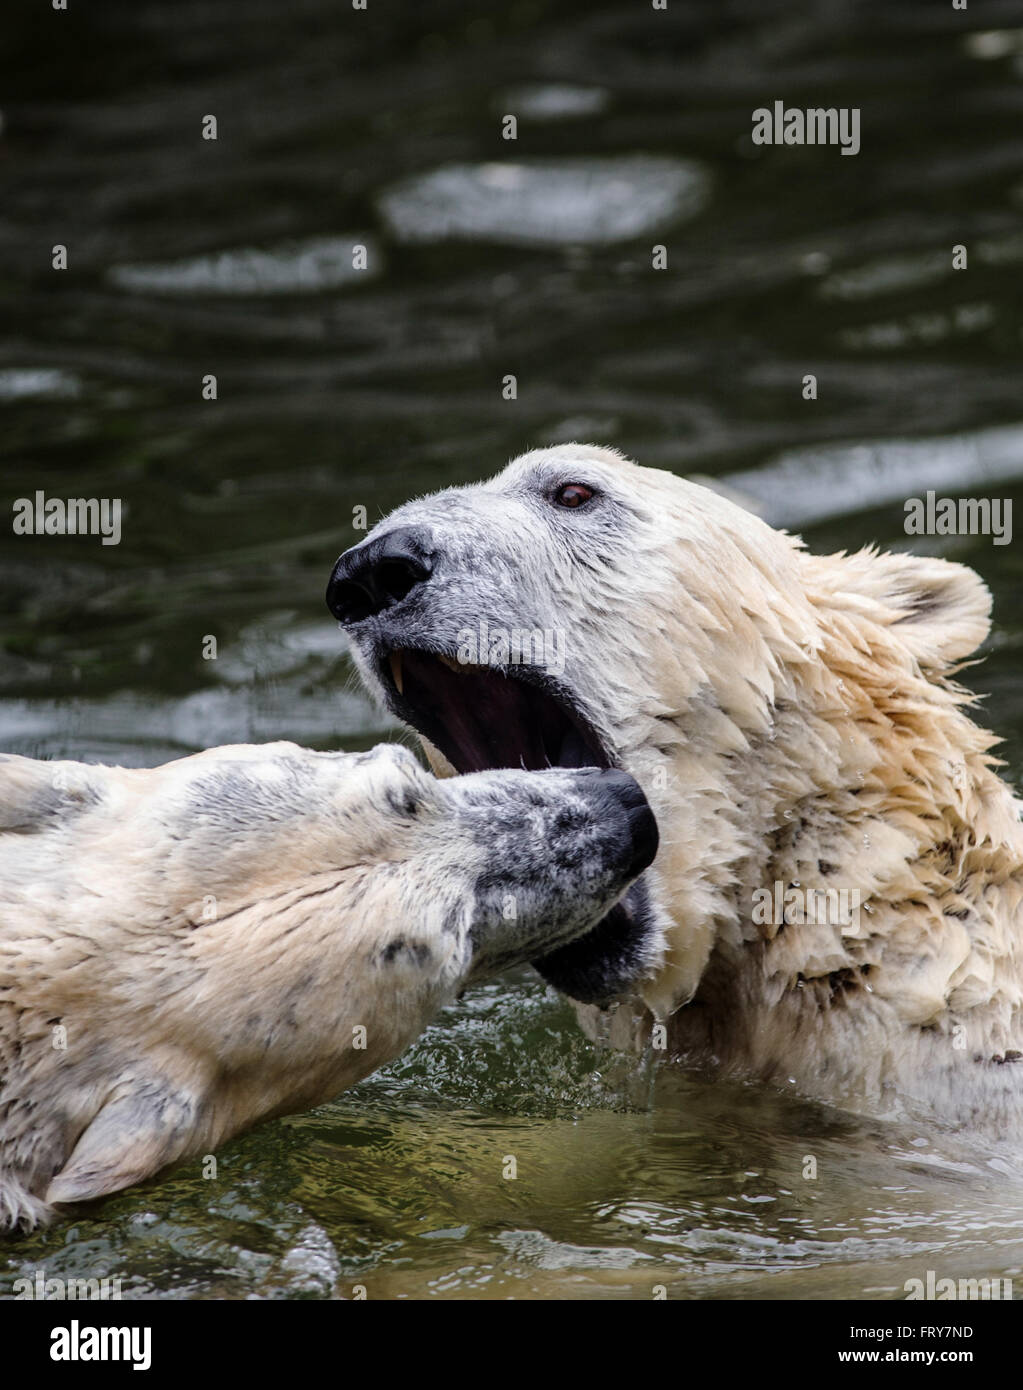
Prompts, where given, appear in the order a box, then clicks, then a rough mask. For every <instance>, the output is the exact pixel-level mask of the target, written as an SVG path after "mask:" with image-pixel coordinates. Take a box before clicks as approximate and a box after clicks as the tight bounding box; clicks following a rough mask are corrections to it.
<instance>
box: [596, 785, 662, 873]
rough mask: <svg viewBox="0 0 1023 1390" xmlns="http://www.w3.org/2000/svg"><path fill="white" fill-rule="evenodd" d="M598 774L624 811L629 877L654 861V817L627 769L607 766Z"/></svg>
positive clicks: (655, 823) (655, 822) (607, 791)
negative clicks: (629, 851) (629, 847)
mask: <svg viewBox="0 0 1023 1390" xmlns="http://www.w3.org/2000/svg"><path fill="white" fill-rule="evenodd" d="M599 776H600V783H599V785H600V787H601V789H602V791H604V792H605V793H607V794H608V795H610V796H611V797H613V798H614V800H615V801H616V802H617V803H618V806H619V807H620V808H621V810H622V811H623V812H624V813H625V820H626V824H627V825H628V834H629V839H630V841H631V855H630V859H629V868H628V873H629V877H630V878H632V877H634V876H635V875H636V874H640V873H642V872H643V870H644V869H646V868H649V866H650V865H651V864H652V863H653V862H654V857H655V856H656V854H657V847H658V842H659V839H660V836H659V834H658V830H657V821H656V819H655V817H654V813H653V811H651V809H650V806H649V803H648V802H647V799H646V797H645V796H644V795H643V792H642V789H641V788H640V785H639V783H638V782H637V781H636V780H635V779H634V778H632V777H630V776H629V774H628V773H627V772H621V771H619V770H618V769H617V768H609V769H607V770H604V771H602V772H601V773H600V774H599Z"/></svg>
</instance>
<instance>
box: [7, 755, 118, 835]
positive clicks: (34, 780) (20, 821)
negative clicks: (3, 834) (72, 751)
mask: <svg viewBox="0 0 1023 1390" xmlns="http://www.w3.org/2000/svg"><path fill="white" fill-rule="evenodd" d="M103 771H104V769H102V768H92V767H88V766H87V765H86V764H85V763H72V762H43V761H40V760H38V759H36V758H22V757H21V756H19V754H17V753H0V831H3V830H14V831H20V832H21V833H27V832H30V831H35V830H45V829H46V828H47V827H48V826H51V825H54V824H56V823H57V821H59V820H60V819H61V818H62V817H64V816H66V815H68V814H69V813H72V812H74V811H81V810H84V809H86V808H87V807H88V806H91V805H95V803H96V802H98V801H100V800H102V797H103V792H102V788H101V785H100V774H101V773H102V772H103Z"/></svg>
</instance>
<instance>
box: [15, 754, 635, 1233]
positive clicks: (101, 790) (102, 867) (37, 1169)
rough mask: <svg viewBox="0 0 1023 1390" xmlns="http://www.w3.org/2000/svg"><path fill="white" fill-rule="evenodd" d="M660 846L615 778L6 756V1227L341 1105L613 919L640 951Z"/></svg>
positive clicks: (627, 786) (310, 763) (260, 761)
mask: <svg viewBox="0 0 1023 1390" xmlns="http://www.w3.org/2000/svg"><path fill="white" fill-rule="evenodd" d="M656 844H657V830H656V824H655V822H654V820H653V817H652V815H651V813H650V809H649V807H648V806H647V804H646V802H645V800H644V798H643V795H642V793H641V792H640V790H639V788H638V787H637V785H636V783H635V782H634V781H633V780H632V778H631V777H628V776H627V775H625V774H623V773H620V772H615V771H602V772H594V771H593V770H592V769H591V770H583V771H560V770H557V771H551V772H547V773H535V772H529V773H527V772H522V771H518V772H515V771H506V772H486V773H483V774H480V775H477V776H473V777H465V778H460V779H458V780H457V781H455V782H440V781H438V780H437V779H436V778H434V777H432V776H431V775H430V774H429V773H428V772H427V771H426V769H425V768H423V767H422V766H421V764H420V763H419V762H418V760H417V759H416V758H415V757H414V756H413V754H412V753H411V752H410V751H409V750H408V749H404V748H399V747H397V746H395V745H382V746H380V747H379V748H376V749H375V750H373V751H372V752H369V753H359V754H343V753H312V752H309V751H307V750H304V749H301V748H298V747H297V746H295V745H294V744H290V743H278V744H269V745H266V746H262V747H253V746H238V747H227V748H216V749H212V750H210V751H209V752H206V753H200V754H198V755H196V756H194V757H189V758H184V759H180V760H178V761H176V762H172V763H168V764H166V765H165V766H163V767H159V768H154V769H151V770H137V769H136V770H125V769H121V768H110V767H97V766H89V765H86V764H83V763H75V762H37V761H34V760H32V759H28V758H21V757H14V756H7V757H2V758H0V1228H3V1227H11V1226H15V1225H22V1226H26V1227H27V1226H31V1225H33V1224H35V1223H36V1222H38V1221H40V1220H46V1219H47V1218H48V1217H49V1216H51V1215H52V1211H53V1204H54V1203H61V1202H73V1201H81V1200H85V1199H89V1198H93V1197H98V1196H100V1195H101V1194H104V1193H108V1192H114V1191H117V1190H118V1189H120V1188H123V1187H127V1186H129V1185H130V1184H132V1183H136V1182H139V1181H141V1180H142V1179H144V1178H146V1177H148V1176H150V1175H151V1174H154V1173H156V1172H158V1171H159V1170H160V1169H161V1168H163V1167H165V1166H166V1165H168V1164H170V1163H173V1162H175V1161H177V1160H178V1159H181V1158H185V1157H188V1156H191V1155H195V1154H200V1153H208V1152H209V1151H211V1150H212V1149H214V1148H215V1147H216V1145H217V1144H219V1143H220V1142H221V1141H222V1140H224V1139H226V1138H228V1137H230V1136H231V1135H233V1134H236V1133H238V1132H239V1131H241V1130H243V1129H246V1128H248V1127H249V1126H250V1125H252V1124H254V1123H256V1122H257V1121H258V1120H262V1119H266V1118H268V1117H270V1116H273V1115H280V1114H282V1113H286V1112H291V1111H295V1110H300V1109H305V1108H308V1107H310V1106H313V1105H316V1104H318V1103H319V1102H321V1101H325V1100H329V1099H331V1098H332V1097H333V1096H335V1095H337V1094H338V1093H339V1092H340V1091H342V1090H343V1089H344V1088H345V1087H346V1086H350V1085H352V1084H354V1083H355V1082H356V1081H358V1080H360V1079H361V1078H362V1077H364V1076H366V1075H368V1074H369V1072H371V1071H372V1070H373V1069H374V1068H375V1067H378V1066H380V1065H381V1064H382V1063H384V1062H386V1061H388V1060H390V1059H391V1058H393V1057H396V1056H397V1055H398V1054H399V1053H400V1052H401V1051H402V1049H403V1048H405V1047H406V1046H407V1045H408V1044H409V1043H410V1042H411V1041H412V1040H413V1039H414V1038H416V1037H417V1036H418V1035H419V1033H420V1032H421V1031H422V1030H423V1028H425V1026H426V1025H427V1023H428V1022H429V1021H430V1019H431V1018H432V1017H433V1015H434V1014H435V1013H436V1012H437V1010H438V1009H439V1008H440V1007H441V1006H442V1005H443V1004H445V1003H446V1002H448V1001H449V1000H450V999H451V998H452V997H453V996H454V995H455V994H456V993H457V992H458V991H460V990H461V989H462V988H463V987H464V986H465V985H466V984H468V983H470V982H472V981H474V980H478V979H482V978H485V977H486V976H488V975H491V974H494V973H496V972H497V971H499V970H501V969H504V968H505V967H506V966H509V965H513V964H516V963H517V962H520V961H524V960H526V959H527V958H529V957H532V956H536V955H537V954H539V955H541V956H543V955H545V954H547V953H548V952H550V951H552V950H554V951H556V950H557V949H558V948H559V947H563V944H564V943H567V942H570V941H572V940H573V939H574V938H577V937H582V936H584V934H586V933H588V932H590V933H596V934H598V935H599V932H600V931H601V929H602V920H603V919H604V918H605V917H606V916H607V915H608V913H610V915H611V917H612V918H613V919H614V920H615V922H616V923H617V928H616V930H617V931H618V932H619V933H620V934H621V933H624V935H625V936H627V937H628V938H629V939H630V941H631V950H632V952H633V960H634V965H635V968H641V963H642V961H643V960H644V959H647V958H652V957H653V956H654V955H655V954H656V952H657V950H658V943H657V941H656V939H655V937H654V936H653V935H652V934H650V933H647V932H645V931H644V929H643V926H642V924H641V923H639V922H633V921H632V920H631V919H630V917H629V913H628V910H627V908H626V907H625V906H622V905H618V904H617V899H618V898H619V896H620V895H621V894H622V892H623V891H624V890H625V889H627V888H628V887H629V885H630V884H631V882H632V881H633V879H635V878H636V876H637V875H638V874H639V873H641V871H642V870H643V869H644V868H645V867H646V866H647V865H648V864H649V862H650V860H651V859H652V857H653V854H654V852H655V849H656Z"/></svg>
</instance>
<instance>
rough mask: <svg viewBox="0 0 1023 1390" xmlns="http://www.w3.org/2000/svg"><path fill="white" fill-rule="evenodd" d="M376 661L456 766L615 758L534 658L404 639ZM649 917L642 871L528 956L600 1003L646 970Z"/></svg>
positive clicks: (599, 763)
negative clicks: (531, 662)
mask: <svg viewBox="0 0 1023 1390" xmlns="http://www.w3.org/2000/svg"><path fill="white" fill-rule="evenodd" d="M378 670H379V674H380V679H381V681H382V682H383V684H384V687H385V689H386V690H387V693H388V696H389V699H390V703H391V705H392V708H393V709H394V711H395V713H396V714H398V715H399V717H400V718H402V719H404V720H405V721H406V722H407V723H409V724H411V725H412V726H413V728H415V729H416V730H417V731H418V732H419V733H421V734H422V735H423V736H424V737H425V738H427V739H429V741H430V742H431V743H432V744H433V745H434V746H435V747H436V748H438V749H439V750H440V752H441V753H442V754H443V755H444V757H445V758H446V759H447V760H448V762H449V763H450V764H451V766H452V767H453V768H454V769H455V771H456V772H458V773H467V772H484V771H487V770H491V769H496V768H504V767H511V768H522V769H524V770H526V771H541V770H542V769H544V768H546V767H567V768H575V767H600V768H610V767H613V766H615V762H614V760H613V758H612V756H611V755H610V753H609V751H608V750H607V748H606V747H605V746H604V744H603V741H602V740H601V739H600V737H599V736H598V734H597V733H596V731H595V730H594V729H593V728H592V727H591V725H590V724H589V722H588V721H587V720H586V719H585V718H584V717H583V715H582V714H581V713H580V712H579V711H578V710H577V709H576V708H575V707H574V705H573V703H572V701H571V698H570V696H569V695H568V694H567V692H566V691H564V690H563V689H562V688H561V687H560V686H559V685H558V683H557V682H555V681H554V680H553V678H552V677H550V676H549V675H548V674H547V673H546V672H544V671H542V670H541V669H540V668H538V667H535V666H525V665H523V666H515V667H509V668H508V669H507V672H506V671H505V670H504V669H502V668H499V667H494V666H468V665H464V664H461V663H459V662H457V661H456V660H454V658H452V657H450V656H447V655H445V654H442V653H437V652H429V651H424V650H421V649H411V648H404V649H401V650H394V651H391V652H389V653H388V654H387V655H386V657H385V658H384V659H383V660H382V661H381V662H380V664H379V667H378ZM652 918H653V913H652V908H651V904H650V897H649V892H648V890H647V886H646V883H645V882H644V879H643V877H640V878H638V879H637V880H636V882H635V883H634V884H633V885H632V887H631V888H630V889H629V890H628V892H627V893H626V894H625V896H624V897H623V898H622V899H621V900H620V901H619V902H618V903H616V904H615V906H614V907H613V908H612V909H611V910H610V912H608V913H607V915H606V916H605V917H603V918H602V919H601V920H600V921H599V922H598V923H597V925H596V926H595V927H593V928H591V930H590V931H589V932H587V934H586V935H585V936H582V937H580V938H578V939H577V940H576V941H573V942H570V943H569V944H568V945H567V946H562V947H560V948H559V949H558V950H557V951H552V952H551V953H550V955H547V956H543V957H542V958H540V959H539V960H535V961H534V962H533V964H534V966H535V967H536V969H537V970H538V971H539V972H540V974H541V975H542V976H543V977H544V979H545V980H547V981H548V982H549V983H550V984H552V985H554V987H555V988H556V989H559V990H561V992H562V993H564V994H567V995H569V996H570V997H571V998H573V999H578V1000H580V1001H581V1002H583V1003H587V1004H602V1005H606V1004H608V1003H610V1002H611V1001H612V1000H614V999H615V998H617V997H619V996H620V995H621V994H623V993H625V992H626V991H627V990H628V989H629V988H630V986H632V985H634V984H635V983H636V981H637V980H638V979H639V978H641V976H642V975H643V974H645V972H646V967H647V955H648V950H649V941H650V938H651V936H652V934H653V925H652Z"/></svg>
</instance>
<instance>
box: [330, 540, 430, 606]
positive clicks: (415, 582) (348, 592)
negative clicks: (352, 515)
mask: <svg viewBox="0 0 1023 1390" xmlns="http://www.w3.org/2000/svg"><path fill="white" fill-rule="evenodd" d="M433 558H434V557H433V553H432V550H431V542H430V533H429V532H428V531H427V530H426V529H425V528H423V527H419V526H399V527H396V528H395V529H394V530H391V531H387V532H386V533H385V534H384V535H382V536H377V537H375V538H373V537H371V538H370V539H369V540H365V541H363V542H362V544H361V545H356V546H353V547H352V548H351V550H346V551H345V552H344V554H343V555H342V556H340V558H339V559H338V561H337V563H336V564H335V566H334V570H333V573H332V574H331V576H330V582H329V583H328V585H327V607H328V608H329V609H330V611H331V612H332V613H333V614H334V617H335V618H337V620H338V622H340V623H343V624H345V625H348V624H350V623H358V622H362V621H363V620H364V619H366V618H372V617H375V616H376V615H377V614H378V613H382V612H383V611H384V609H386V608H393V607H395V606H396V605H397V604H399V603H401V602H402V601H403V600H404V599H405V598H407V597H408V595H409V594H410V593H411V592H412V590H413V589H415V588H417V587H418V586H419V585H420V584H423V583H425V581H426V580H427V579H429V577H430V574H431V573H432V571H433Z"/></svg>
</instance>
